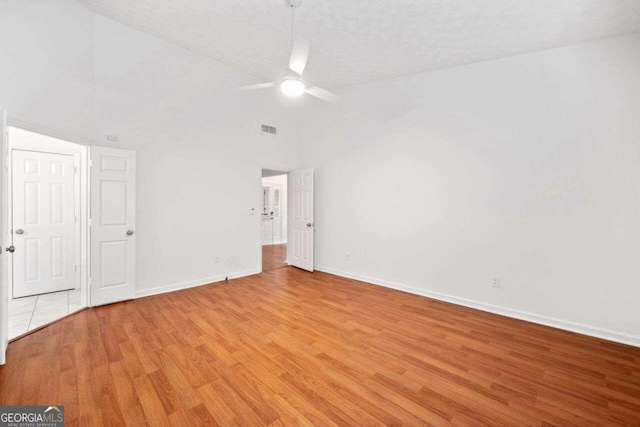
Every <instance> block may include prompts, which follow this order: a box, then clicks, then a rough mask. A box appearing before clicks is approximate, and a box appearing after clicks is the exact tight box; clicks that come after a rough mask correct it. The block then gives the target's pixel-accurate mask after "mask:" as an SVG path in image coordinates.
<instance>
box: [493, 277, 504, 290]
mask: <svg viewBox="0 0 640 427" xmlns="http://www.w3.org/2000/svg"><path fill="white" fill-rule="evenodd" d="M491 286H492V287H494V288H499V287H501V286H502V282H501V281H500V276H491Z"/></svg>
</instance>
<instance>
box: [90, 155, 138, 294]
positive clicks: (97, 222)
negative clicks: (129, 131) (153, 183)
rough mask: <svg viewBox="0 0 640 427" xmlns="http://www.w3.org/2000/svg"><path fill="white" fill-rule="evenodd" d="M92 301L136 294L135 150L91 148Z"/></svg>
mask: <svg viewBox="0 0 640 427" xmlns="http://www.w3.org/2000/svg"><path fill="white" fill-rule="evenodd" d="M90 151H91V154H90V156H91V157H90V158H91V161H90V167H91V169H90V170H91V172H90V173H91V178H90V180H91V279H90V289H91V305H92V306H96V305H103V304H110V303H113V302H117V301H124V300H128V299H132V298H133V297H134V296H135V282H136V271H135V261H136V259H135V256H136V236H135V223H136V194H135V192H136V153H135V152H134V151H129V150H120V149H115V148H107V147H95V146H94V147H91V148H90Z"/></svg>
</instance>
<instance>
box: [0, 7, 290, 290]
mask: <svg viewBox="0 0 640 427" xmlns="http://www.w3.org/2000/svg"><path fill="white" fill-rule="evenodd" d="M0 39H2V40H5V41H7V40H10V41H11V43H10V45H11V46H10V48H9V51H8V52H5V53H3V55H2V56H0V73H2V74H0V108H4V109H7V111H8V113H9V115H10V117H11V118H12V119H13V120H12V121H13V123H14V124H16V125H20V124H27V125H28V127H31V128H34V130H41V131H45V132H46V133H49V134H53V135H55V136H61V137H66V138H67V139H69V140H71V141H72V142H79V143H85V144H86V143H95V144H98V145H106V146H115V147H119V148H129V149H134V150H136V151H137V159H138V179H137V186H138V187H137V196H138V200H137V236H138V240H137V243H138V245H137V260H138V262H137V289H138V292H139V293H141V294H145V293H150V292H155V291H159V290H162V288H163V287H167V286H171V285H175V284H181V283H182V284H184V283H192V284H195V283H205V282H207V281H209V280H213V279H216V278H224V277H225V276H232V275H236V274H245V273H249V272H255V271H260V268H261V267H260V242H259V240H258V236H259V229H260V228H259V227H260V217H259V216H258V215H255V216H251V215H250V211H251V208H255V209H256V212H257V210H258V205H259V200H260V194H259V187H258V185H257V182H258V180H259V179H260V166H261V165H264V164H269V165H273V166H275V167H281V168H283V169H285V170H286V169H289V168H293V167H294V166H295V164H296V160H297V157H296V151H295V150H296V147H295V135H296V131H297V130H296V116H295V110H296V109H295V108H290V107H289V106H288V105H286V104H283V103H281V101H279V100H280V98H279V97H277V95H276V93H274V92H271V91H265V92H263V93H238V92H235V91H233V88H234V87H236V86H238V85H241V84H249V83H253V82H254V80H252V79H250V78H249V77H247V76H246V75H244V74H241V73H238V72H236V71H233V70H231V69H230V68H228V67H226V66H223V65H221V64H219V63H216V62H215V61H211V60H209V59H207V58H204V57H202V56H199V55H196V54H194V53H191V52H188V51H186V50H184V49H181V48H179V47H176V46H173V45H171V44H169V43H166V42H164V41H162V40H160V39H157V38H155V37H152V36H149V35H146V34H144V33H141V32H138V31H136V30H133V29H130V28H128V27H126V26H124V25H121V24H119V23H116V22H114V21H111V20H109V19H107V18H103V17H101V16H99V15H94V14H93V13H91V12H90V11H89V10H88V9H86V8H85V7H84V6H82V5H80V4H79V3H77V2H76V1H74V0H55V1H54V0H49V1H44V0H43V1H34V2H18V1H15V2H13V1H12V2H4V3H3V4H2V13H0ZM261 123H267V124H270V125H273V126H277V127H278V135H266V134H264V133H262V132H261V131H260V125H261ZM107 134H115V135H118V137H119V141H118V142H117V143H113V142H109V141H106V139H105V136H106V135H107ZM215 257H220V263H219V264H216V263H214V262H213V261H214V259H215Z"/></svg>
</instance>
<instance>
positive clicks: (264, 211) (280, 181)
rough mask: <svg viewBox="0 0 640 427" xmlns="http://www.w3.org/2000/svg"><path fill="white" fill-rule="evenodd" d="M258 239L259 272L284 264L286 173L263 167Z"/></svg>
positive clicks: (285, 243) (280, 266)
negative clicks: (259, 250)
mask: <svg viewBox="0 0 640 427" xmlns="http://www.w3.org/2000/svg"><path fill="white" fill-rule="evenodd" d="M260 194H261V199H260V200H261V205H260V220H261V221H260V238H261V243H262V271H271V270H275V269H278V268H282V267H286V266H287V265H288V264H287V238H288V236H287V220H288V215H287V172H283V171H276V170H270V169H263V170H262V179H261V193H260Z"/></svg>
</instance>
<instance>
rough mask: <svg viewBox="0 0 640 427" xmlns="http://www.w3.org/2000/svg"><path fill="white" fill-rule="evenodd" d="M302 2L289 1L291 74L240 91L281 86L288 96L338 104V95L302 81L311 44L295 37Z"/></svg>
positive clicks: (245, 87) (296, 0) (297, 0)
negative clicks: (313, 97) (297, 14)
mask: <svg viewBox="0 0 640 427" xmlns="http://www.w3.org/2000/svg"><path fill="white" fill-rule="evenodd" d="M301 2H302V0H287V3H288V4H289V6H291V56H290V57H289V71H291V72H287V74H285V75H284V77H283V78H282V79H281V80H279V81H277V82H270V83H259V84H255V85H249V86H242V87H239V88H238V89H239V90H255V89H267V88H271V87H274V86H276V85H279V86H280V91H281V92H282V93H283V94H285V95H286V96H291V97H296V96H300V95H302V94H303V93H308V94H309V95H311V96H315V97H316V98H320V99H322V100H323V101H327V102H334V103H335V102H338V96H337V95H335V94H333V93H331V92H329V91H327V90H324V89H322V88H319V87H318V86H311V87H307V86H306V85H305V84H304V82H303V81H302V73H303V72H304V69H305V67H306V65H307V59H308V58H309V50H310V48H311V43H309V41H307V40H305V39H303V38H301V37H294V20H295V10H296V7H298V6H299V5H300V3H301Z"/></svg>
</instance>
